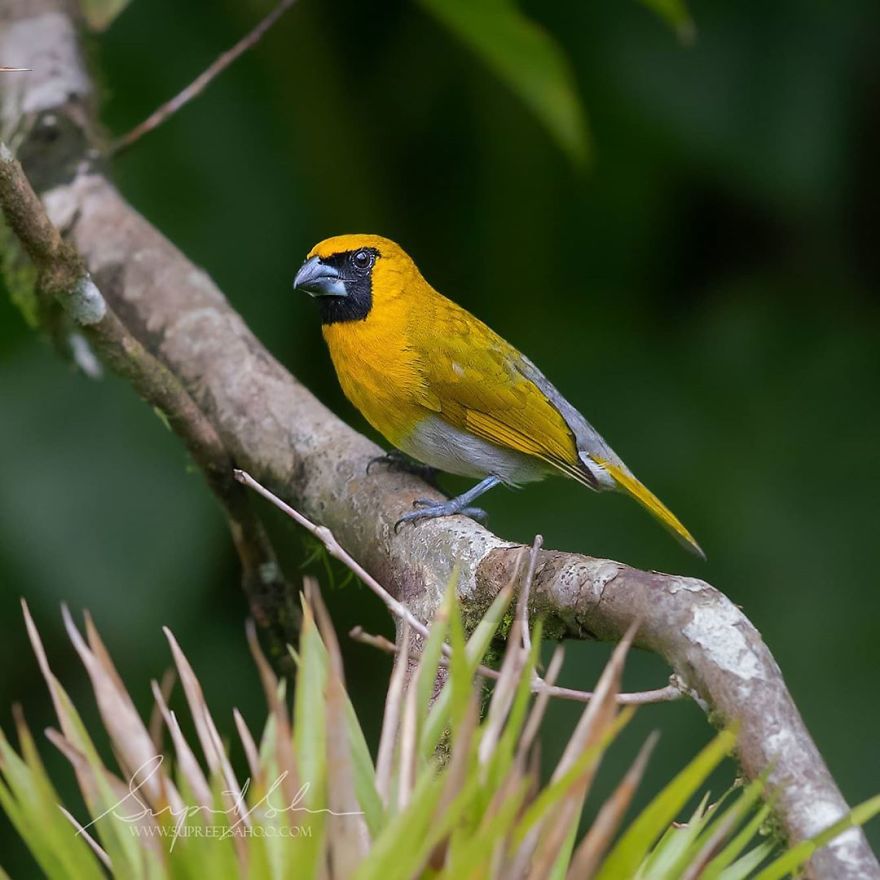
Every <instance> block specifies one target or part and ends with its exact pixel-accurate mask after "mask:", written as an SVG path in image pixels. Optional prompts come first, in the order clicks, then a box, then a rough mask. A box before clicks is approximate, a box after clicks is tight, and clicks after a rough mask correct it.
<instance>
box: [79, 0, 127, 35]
mask: <svg viewBox="0 0 880 880" xmlns="http://www.w3.org/2000/svg"><path fill="white" fill-rule="evenodd" d="M129 2H130V0H83V2H82V11H83V15H84V16H85V19H86V22H87V23H88V25H89V27H90V28H91V29H92V30H93V31H103V30H106V29H107V28H108V27H110V25H111V24H112V23H113V20H114V19H115V18H116V16H117V15H119V13H120V12H122V10H123V9H125V7H126V6H128V4H129Z"/></svg>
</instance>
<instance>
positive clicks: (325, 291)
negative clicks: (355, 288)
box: [293, 257, 348, 296]
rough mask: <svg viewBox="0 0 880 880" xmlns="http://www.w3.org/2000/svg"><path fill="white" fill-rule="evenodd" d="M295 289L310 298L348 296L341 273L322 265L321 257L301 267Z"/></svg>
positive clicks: (314, 258) (294, 284) (294, 285)
mask: <svg viewBox="0 0 880 880" xmlns="http://www.w3.org/2000/svg"><path fill="white" fill-rule="evenodd" d="M293 289H294V290H302V291H303V292H305V293H307V294H308V295H309V296H348V291H347V290H346V289H345V283H344V282H343V281H342V279H341V278H340V277H339V272H338V271H337V270H336V269H334V268H333V266H329V265H327V264H326V263H322V262H321V258H320V257H312V258H311V259H308V260H306V261H305V262H304V263H303V264H302V266H300V269H299V272H297V273H296V278H294V279H293Z"/></svg>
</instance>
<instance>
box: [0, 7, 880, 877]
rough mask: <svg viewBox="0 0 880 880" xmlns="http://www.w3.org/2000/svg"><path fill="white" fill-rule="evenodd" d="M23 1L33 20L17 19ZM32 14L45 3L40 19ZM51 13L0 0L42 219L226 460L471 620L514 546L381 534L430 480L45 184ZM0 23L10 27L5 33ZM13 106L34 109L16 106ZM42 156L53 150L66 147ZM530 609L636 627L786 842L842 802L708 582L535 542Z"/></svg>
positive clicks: (818, 871) (81, 127) (121, 231)
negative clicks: (450, 595) (42, 54)
mask: <svg viewBox="0 0 880 880" xmlns="http://www.w3.org/2000/svg"><path fill="white" fill-rule="evenodd" d="M35 6H38V7H39V9H40V10H41V11H42V12H43V15H40V16H34V15H33V14H32V13H30V12H29V9H33V8H34V7H35ZM48 8H52V9H57V10H58V12H54V13H53V12H50V13H49V18H48V19H47V18H46V10H47V9H48ZM61 13H63V4H61V3H60V0H55V4H54V6H53V0H41V2H40V3H39V4H36V3H33V4H25V3H23V2H22V0H0V58H2V59H3V61H4V63H6V64H10V65H16V66H27V67H34V68H35V69H36V68H37V67H38V63H39V61H40V59H39V58H32V57H30V56H29V54H28V51H27V46H28V45H29V43H28V40H38V41H39V42H40V44H41V45H43V44H47V43H48V44H50V45H54V50H53V52H54V54H53V56H52V57H53V58H54V60H55V61H56V62H58V59H61V62H60V63H56V64H55V66H54V67H53V74H52V75H53V76H54V77H55V78H56V80H58V79H60V80H62V81H63V80H64V79H65V77H67V80H68V82H67V86H68V87H69V88H67V89H66V90H56V92H55V94H56V95H57V94H60V95H61V97H60V98H58V99H57V100H55V101H54V103H53V102H52V101H47V100H45V99H46V96H47V94H49V93H48V92H47V91H46V90H45V89H44V90H43V91H42V92H41V93H40V94H39V95H36V96H34V95H32V94H30V92H29V90H30V89H31V85H29V83H31V82H32V81H31V80H29V79H28V77H31V76H32V75H31V74H21V75H16V83H15V84H11V83H7V81H6V79H4V80H2V81H0V88H3V89H4V90H5V92H4V95H3V103H2V113H0V119H2V120H3V124H4V126H5V127H6V128H7V129H8V128H9V126H10V125H12V126H13V127H14V129H15V132H14V133H16V134H19V135H21V137H20V138H19V141H20V143H21V146H22V147H23V148H24V150H23V152H20V155H25V156H30V157H32V161H33V162H34V164H35V166H39V171H40V172H41V173H40V174H39V179H40V180H45V181H48V182H49V183H48V184H47V186H46V188H45V191H44V192H43V198H44V202H45V204H46V206H47V208H48V210H49V214H50V216H51V217H52V219H53V221H54V222H55V224H57V225H58V226H59V227H60V228H62V229H64V230H66V232H67V233H68V234H69V236H70V238H71V240H72V241H73V243H74V244H75V246H76V248H77V249H78V251H79V252H80V253H81V254H82V255H83V256H84V257H85V259H86V262H87V265H88V269H89V271H90V273H91V276H92V278H94V280H95V282H96V283H97V285H98V287H99V288H100V289H101V291H102V292H103V294H104V296H105V298H106V299H107V301H108V303H109V305H110V306H111V308H112V309H113V310H114V311H115V312H116V314H118V316H119V317H120V318H121V320H122V321H124V322H125V325H126V326H127V327H128V328H129V329H130V330H131V331H132V332H133V333H134V334H135V335H136V336H137V337H138V338H139V340H140V341H141V342H142V343H143V344H144V345H145V346H146V347H147V348H148V349H149V351H150V352H151V353H152V354H154V355H155V356H156V357H157V358H158V359H159V360H161V361H162V362H163V363H164V364H166V365H167V366H168V368H169V369H170V370H171V371H172V372H173V373H174V375H175V377H176V378H177V380H179V381H180V382H181V383H182V384H183V386H184V387H185V388H186V390H187V391H188V393H189V394H190V395H191V396H192V398H193V400H194V401H195V403H196V404H197V406H198V408H199V410H200V411H201V412H202V413H203V414H204V415H205V416H206V417H207V418H208V419H209V420H210V422H211V423H212V425H213V426H214V428H215V429H216V431H217V433H218V435H219V437H220V439H221V441H222V444H223V447H224V449H225V450H227V452H228V454H229V455H230V456H231V457H232V458H233V459H234V460H235V462H236V464H237V465H238V466H240V467H243V468H246V469H247V470H249V471H250V472H251V473H253V474H254V475H255V476H256V477H257V479H259V480H260V481H261V482H262V483H264V484H267V485H269V486H271V487H272V488H273V489H274V490H275V491H276V492H277V493H278V494H279V495H281V496H282V497H286V498H288V499H289V500H290V501H291V502H292V503H294V504H295V505H296V506H297V507H298V508H299V509H301V510H302V511H303V512H304V513H306V514H307V515H308V516H309V517H310V518H312V519H314V520H316V521H318V522H321V523H324V524H326V525H327V526H329V527H330V528H331V529H332V530H333V532H334V533H335V535H336V536H337V538H338V539H339V542H340V543H341V544H342V545H343V546H344V547H346V548H348V549H349V550H350V551H351V552H352V554H353V555H354V556H356V557H357V559H358V560H359V561H360V562H361V564H362V565H363V566H364V567H365V568H366V569H367V570H368V571H369V572H371V573H372V574H373V575H374V576H375V577H376V578H377V579H378V580H379V581H380V582H381V583H383V584H384V585H386V586H387V587H388V588H389V589H391V590H392V591H393V593H394V594H395V596H396V597H397V598H398V599H399V600H400V601H401V602H403V603H404V604H405V605H406V606H407V607H408V608H409V609H410V610H411V611H412V612H413V613H414V614H415V615H416V616H418V617H419V618H421V619H422V620H427V619H428V618H430V617H431V615H432V613H433V611H434V609H435V608H436V607H437V606H438V604H439V603H440V602H441V600H442V596H443V592H444V589H445V585H446V583H447V581H448V578H449V577H450V576H451V575H452V573H453V571H454V570H457V571H458V573H459V593H460V597H461V601H462V603H463V606H464V607H465V609H466V611H467V612H469V613H472V614H477V613H479V611H480V610H482V609H483V608H485V606H486V605H488V603H489V602H490V601H491V599H492V596H493V595H494V593H495V592H496V591H497V590H498V589H499V587H500V585H502V584H504V583H507V581H508V580H509V579H510V575H511V571H512V568H513V566H514V565H515V563H516V559H517V556H518V554H519V551H520V547H519V545H515V544H511V543H509V542H506V541H503V540H501V539H500V538H497V537H496V536H494V535H493V534H491V533H490V532H488V531H486V530H485V529H484V528H482V527H481V526H479V525H477V524H476V523H474V522H472V521H470V520H466V519H463V518H458V517H457V518H454V519H451V520H447V521H445V522H430V521H429V522H425V523H422V524H420V525H419V526H417V527H414V528H404V529H401V531H400V534H398V535H396V534H395V533H394V528H393V526H394V522H395V520H396V519H397V518H398V517H399V515H400V512H401V511H402V510H407V509H409V508H410V506H411V504H412V501H413V500H414V499H415V498H416V497H423V496H425V495H426V494H429V493H430V492H431V491H433V490H430V489H429V488H427V487H426V486H425V485H424V484H423V483H422V482H420V481H419V480H417V479H416V478H414V477H412V476H410V475H405V474H399V473H388V472H385V471H381V472H380V471H375V472H374V473H373V474H371V475H367V474H366V465H367V463H368V462H369V460H370V459H371V458H372V457H373V456H375V455H376V453H377V450H376V447H375V446H374V445H373V444H372V443H370V442H369V441H368V440H366V439H365V438H364V437H362V436H360V435H359V434H357V433H356V432H354V431H352V430H351V429H350V428H349V427H348V426H346V425H345V424H343V423H342V422H340V421H339V420H338V419H337V418H336V417H335V416H334V415H333V414H332V413H330V412H329V411H328V410H327V409H326V408H325V407H324V406H323V405H322V404H321V403H319V402H318V401H317V400H316V399H315V398H314V397H313V396H312V395H311V394H310V393H309V392H308V391H307V390H306V389H305V388H303V387H302V386H301V385H300V384H299V383H298V382H297V381H296V380H295V379H294V378H293V377H292V376H291V375H290V374H289V373H288V372H287V371H286V370H285V369H284V368H283V367H282V366H281V365H280V364H279V363H278V362H277V361H276V360H275V359H274V358H273V357H272V356H271V355H270V354H269V353H268V352H267V351H266V350H265V349H264V348H263V347H262V346H261V345H260V343H259V342H258V341H257V340H256V339H255V338H254V336H253V335H252V334H251V333H250V331H249V330H248V329H247V327H246V326H245V325H244V323H243V322H242V320H241V318H240V317H239V316H238V315H237V314H236V313H235V312H234V311H233V310H232V309H231V308H230V307H229V304H228V303H227V302H226V300H225V298H224V297H223V295H222V294H221V292H220V291H219V290H218V289H217V287H216V286H215V285H214V284H213V282H212V281H211V279H210V278H209V277H208V276H207V275H206V274H205V273H204V272H202V271H201V270H200V269H198V268H196V267H195V266H193V265H192V264H191V263H190V262H189V261H188V260H187V259H186V258H185V257H184V256H183V255H182V254H181V253H180V252H179V251H178V250H177V249H176V248H175V247H174V246H173V245H172V244H171V243H170V242H168V241H167V240H166V239H165V238H164V237H163V236H162V235H161V234H160V233H159V232H158V231H157V230H156V229H154V228H153V227H152V226H151V225H150V224H149V223H148V222H147V221H146V220H145V219H144V218H143V217H141V216H140V215H139V214H138V213H137V212H136V211H135V210H133V209H132V207H131V206H130V205H128V204H127V203H126V201H125V200H124V199H123V198H122V197H121V196H120V194H119V193H118V192H117V191H116V190H115V189H114V187H113V186H112V185H111V184H110V183H109V182H108V181H107V180H106V179H105V178H104V177H103V176H101V175H100V174H99V173H98V172H97V171H96V170H94V168H93V167H92V166H91V165H90V164H89V163H79V164H78V165H77V167H76V170H75V172H74V173H70V174H67V175H66V176H65V175H62V178H63V179H59V177H58V176H57V175H55V174H53V173H50V172H51V171H52V167H53V162H54V160H53V159H52V158H51V156H48V157H47V154H46V152H45V151H39V150H36V149H34V148H32V147H33V144H32V141H31V140H30V136H29V134H28V133H29V132H32V131H38V130H39V129H40V122H39V120H40V118H44V117H45V115H46V114H47V113H51V114H54V115H56V116H60V117H63V119H64V120H65V126H64V130H68V129H70V130H72V131H73V132H74V134H72V135H71V138H72V141H71V142H72V143H76V142H77V141H76V139H77V138H80V139H81V140H82V141H83V142H84V143H88V137H89V135H88V126H87V124H86V123H82V124H80V117H81V115H82V114H81V113H80V112H79V110H80V109H81V107H82V105H83V102H82V101H81V100H80V99H79V98H77V97H76V96H77V95H79V94H80V92H81V87H82V83H83V82H84V81H85V82H87V79H86V80H84V74H83V72H82V68H81V66H80V62H79V56H78V54H77V51H76V47H75V45H64V46H60V47H59V46H57V45H55V44H53V43H52V41H53V40H54V41H56V43H57V41H59V40H68V41H72V39H73V32H72V30H71V29H70V27H67V28H64V27H62V26H60V24H59V16H60V17H61V19H62V21H67V19H64V18H63V16H62V15H61ZM12 18H15V19H16V23H15V28H11V27H9V26H8V25H9V23H10V21H11V19H12ZM4 19H5V20H4ZM50 22H54V24H51V25H50ZM13 30H14V31H15V35H14V36H13ZM71 59H73V60H71ZM59 64H60V66H59ZM65 64H67V65H68V66H67V68H65V66H64V65H65ZM9 79H11V77H10V78H9ZM36 82H39V78H38V79H37V80H36ZM71 94H72V95H74V99H73V100H68V97H67V96H69V95H71ZM38 98H39V99H40V100H38ZM22 100H23V101H24V103H23V104H22ZM47 105H48V106H47ZM22 106H25V107H31V108H32V109H30V110H28V113H27V114H25V115H24V116H23V115H22V114H21V112H20V108H21V107H22ZM35 107H36V109H33V108H35ZM16 108H19V109H16ZM28 114H29V115H28ZM68 123H69V124H68ZM8 134H9V133H8V131H7V137H8ZM55 155H56V156H60V157H62V158H63V157H65V156H66V155H69V151H68V152H66V151H65V150H63V149H62V150H60V151H58V152H57V153H55ZM82 155H83V157H85V152H83V154H82ZM59 161H61V160H60V159H59ZM26 167H28V166H27V163H26ZM66 167H68V168H70V166H69V165H67V166H66ZM28 170H30V169H29V168H28ZM531 610H532V613H542V614H545V615H546V616H547V618H548V630H549V631H550V632H551V634H553V635H555V636H558V637H568V638H599V639H604V640H610V641H614V640H618V639H619V638H621V637H622V635H623V633H624V631H625V630H626V629H627V627H628V626H629V625H630V624H631V623H632V622H633V621H634V620H636V619H638V620H641V622H642V625H641V628H640V631H639V638H638V640H637V644H640V645H641V646H642V647H644V648H647V649H649V650H652V651H655V652H657V653H658V654H660V655H661V656H663V657H664V658H665V659H666V660H667V661H668V662H669V664H670V666H671V667H672V669H673V670H674V671H675V673H676V675H677V676H678V678H679V680H680V681H681V682H682V683H683V684H684V686H686V687H687V688H688V689H689V690H690V692H691V693H692V695H693V696H694V697H695V698H696V699H697V700H698V701H699V702H700V704H701V705H702V706H703V707H704V708H705V709H706V710H707V711H708V712H709V713H710V718H711V719H712V720H713V722H714V723H716V724H717V723H724V722H726V721H727V720H730V719H732V718H737V719H739V721H740V724H741V728H740V729H741V741H740V747H739V749H740V759H741V761H742V765H743V768H744V769H745V771H746V773H747V774H748V775H749V776H750V777H754V776H755V775H756V774H758V773H759V772H760V771H763V770H764V769H766V768H767V767H768V766H771V767H772V768H773V769H772V772H771V776H770V783H771V785H774V786H778V800H777V802H776V810H777V814H778V817H779V819H780V821H781V823H782V825H783V826H784V828H785V829H786V830H787V832H788V834H789V836H790V838H791V839H792V841H800V840H803V839H804V838H806V837H809V836H811V835H812V834H815V833H816V832H817V831H819V830H821V829H822V828H824V827H826V826H827V825H829V824H831V823H832V822H833V821H834V820H835V819H837V818H839V817H840V816H841V815H843V814H844V813H845V812H846V811H847V806H846V803H845V801H844V800H843V797H842V796H841V794H840V792H839V790H838V789H837V787H836V785H835V783H834V781H833V779H832V778H831V776H830V774H829V773H828V770H827V769H826V767H825V765H824V763H823V761H822V758H821V756H820V755H819V753H818V751H817V749H816V747H815V745H814V744H813V742H812V740H811V739H810V736H809V734H808V732H807V731H806V729H805V727H804V725H803V722H802V720H801V718H800V715H799V714H798V711H797V709H796V707H795V706H794V704H793V702H792V700H791V697H790V696H789V694H788V692H787V690H786V687H785V683H784V681H783V679H782V675H781V673H780V671H779V668H778V667H777V665H776V663H775V661H774V660H773V658H772V656H771V655H770V652H769V651H768V649H767V648H766V646H765V645H764V644H763V642H762V640H761V638H760V635H759V633H758V632H757V630H756V629H755V628H754V626H752V624H751V623H750V622H749V621H748V620H747V619H746V617H745V616H744V615H743V614H742V612H741V611H739V609H737V608H736V606H734V605H733V604H732V603H731V602H730V601H729V600H728V599H727V598H726V597H724V596H723V595H722V594H721V593H719V592H718V591H717V590H715V589H713V588H712V587H711V586H709V585H708V584H706V583H703V582H702V581H698V580H693V579H687V578H679V577H674V576H669V575H661V574H656V573H648V572H642V571H637V570H635V569H632V568H629V567H628V566H625V565H622V564H620V563H617V562H610V561H607V560H600V559H592V558H589V557H585V556H579V555H576V554H568V553H558V552H554V551H543V552H542V553H541V554H540V555H539V557H538V565H537V571H536V576H535V582H534V587H533V590H532V602H531ZM811 868H812V873H813V876H814V877H817V878H829V880H831V878H834V880H838V878H880V866H878V863H877V861H876V859H875V858H874V855H873V854H872V853H871V851H870V849H869V847H868V845H867V842H866V840H865V838H864V835H863V834H862V832H861V831H857V830H853V831H850V832H847V834H845V835H844V836H842V837H841V838H839V839H838V840H837V841H836V842H834V843H833V844H831V845H830V846H829V847H827V848H826V849H825V850H823V851H822V852H820V853H818V854H817V855H816V856H815V857H814V859H813V861H812V865H811Z"/></svg>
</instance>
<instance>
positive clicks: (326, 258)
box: [293, 235, 421, 324]
mask: <svg viewBox="0 0 880 880" xmlns="http://www.w3.org/2000/svg"><path fill="white" fill-rule="evenodd" d="M415 278H419V279H420V278H421V276H420V275H419V270H418V269H417V268H416V265H415V263H413V261H412V260H411V259H410V257H409V255H408V254H407V253H406V251H404V250H403V248H401V247H400V245H397V244H395V243H394V242H393V241H391V240H390V239H387V238H383V237H382V236H381V235H337V236H334V237H333V238H327V239H325V240H324V241H322V242H320V244H317V245H315V247H313V248H312V250H311V251H310V252H309V255H308V257H307V258H306V261H305V262H304V263H303V264H302V266H300V269H299V271H298V272H297V273H296V278H294V279H293V288H294V290H302V291H304V292H305V293H307V294H309V296H312V297H314V298H315V299H317V300H318V303H319V306H320V308H321V320H322V321H323V322H324V323H325V324H335V323H338V322H340V321H362V320H364V319H365V318H366V317H367V315H369V314H370V312H371V311H372V310H373V308H374V307H376V306H377V305H382V304H384V303H386V302H387V301H388V300H391V299H394V298H396V297H398V296H400V295H402V294H403V292H404V291H405V290H407V289H408V288H410V285H411V282H412V281H413V280H414V279H415Z"/></svg>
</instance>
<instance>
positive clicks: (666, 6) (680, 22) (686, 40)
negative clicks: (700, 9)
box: [641, 0, 697, 46]
mask: <svg viewBox="0 0 880 880" xmlns="http://www.w3.org/2000/svg"><path fill="white" fill-rule="evenodd" d="M641 2H642V3H643V4H644V5H645V6H647V7H648V9H651V10H653V11H654V12H656V13H657V15H659V16H660V18H662V19H663V20H664V21H665V22H666V23H667V24H668V25H669V26H670V27H671V28H672V29H673V30H674V31H675V33H676V35H677V36H678V39H679V40H681V42H682V43H683V44H684V45H685V46H690V45H692V44H693V42H694V40H695V39H696V38H697V28H696V26H695V25H694V20H693V19H692V18H691V14H690V12H688V8H687V5H686V4H685V2H684V0H641Z"/></svg>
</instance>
